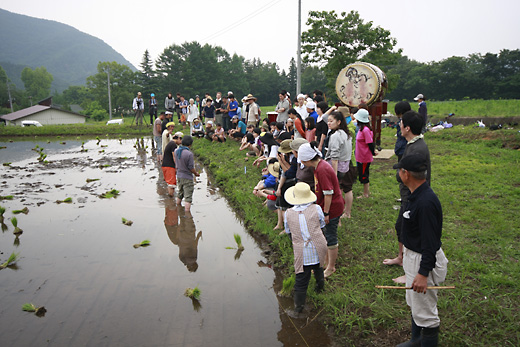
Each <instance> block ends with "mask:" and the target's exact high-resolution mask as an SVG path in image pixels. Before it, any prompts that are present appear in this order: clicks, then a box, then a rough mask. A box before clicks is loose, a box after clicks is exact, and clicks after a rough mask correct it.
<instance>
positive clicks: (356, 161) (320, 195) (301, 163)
mask: <svg viewBox="0 0 520 347" xmlns="http://www.w3.org/2000/svg"><path fill="white" fill-rule="evenodd" d="M419 96H420V97H422V95H419ZM419 96H418V99H419V100H420V101H419V102H420V103H422V105H420V106H421V107H424V104H423V103H424V97H422V98H419ZM241 101H242V105H240V104H239V103H238V102H237V101H236V98H235V96H234V95H233V93H232V92H229V93H228V94H227V95H225V96H224V95H222V94H221V93H217V95H216V97H215V99H214V100H213V98H212V97H211V96H210V95H209V94H206V95H205V97H204V99H203V100H200V99H199V97H198V96H196V98H195V99H190V100H189V101H186V99H185V98H184V97H183V96H182V95H180V94H178V95H177V98H176V99H174V98H173V96H172V94H169V95H168V96H167V97H166V99H165V109H166V111H165V112H161V113H160V114H159V116H158V118H157V119H156V120H154V122H153V125H154V127H153V131H154V139H155V142H156V143H157V160H158V161H159V162H160V163H161V165H162V170H163V174H164V179H165V181H166V183H167V184H168V193H169V194H170V195H171V196H174V194H175V193H176V203H177V204H178V205H180V204H181V203H182V200H184V207H185V211H187V212H189V210H190V207H191V203H192V199H193V189H194V183H193V179H194V177H195V176H198V173H197V171H196V170H195V167H194V158H193V153H192V152H191V151H190V147H191V145H192V143H193V141H194V138H195V137H197V138H200V139H201V140H200V141H204V140H203V139H206V140H208V141H212V142H214V143H216V145H218V143H223V142H225V141H237V142H240V147H238V150H240V151H245V152H246V154H245V160H250V159H251V160H254V161H253V165H256V166H258V167H260V166H262V167H263V169H262V174H263V176H262V179H261V180H260V181H259V182H258V183H257V184H256V185H255V186H254V189H253V194H254V195H255V196H257V197H258V198H260V199H263V200H264V204H265V205H266V208H268V209H269V210H272V211H274V213H276V214H277V224H276V225H275V226H274V230H281V232H280V234H284V233H287V234H289V235H291V240H292V243H293V249H294V269H295V273H296V283H295V287H294V303H295V306H294V310H292V311H291V312H289V314H290V315H291V316H294V317H298V316H299V315H301V313H302V311H303V308H304V304H305V299H306V293H307V287H308V284H309V281H310V278H311V275H312V273H314V276H315V278H316V290H317V291H321V290H322V289H323V287H324V283H325V282H324V281H325V279H326V278H328V277H330V276H332V275H333V274H334V273H335V272H336V260H337V257H338V248H339V243H338V233H337V231H338V226H340V225H341V219H344V218H347V219H348V218H351V217H352V205H353V202H354V196H353V192H352V188H353V184H354V183H355V181H356V180H358V181H359V182H360V184H362V185H363V189H362V193H361V194H360V195H359V196H358V197H357V198H358V199H363V198H368V197H370V170H369V169H370V164H371V163H372V161H373V160H374V156H376V155H377V154H378V152H377V151H376V149H375V145H374V141H373V139H374V134H373V132H372V129H371V125H370V114H369V109H368V106H367V105H366V104H360V105H359V107H351V108H347V107H343V108H340V109H338V107H336V106H332V107H329V105H328V103H327V102H326V101H325V99H324V97H323V93H321V92H320V91H319V90H316V91H314V93H313V95H312V96H308V95H303V94H300V95H298V96H297V97H296V98H295V99H294V100H291V98H290V95H289V93H287V92H286V91H281V92H280V93H279V102H278V104H277V106H276V108H275V112H276V118H274V117H271V118H269V117H265V116H262V114H261V110H260V107H259V106H258V105H257V104H256V98H255V97H254V96H253V95H251V94H249V95H247V96H244V97H243V98H242V99H241ZM150 105H152V101H150ZM150 112H151V111H150ZM174 112H175V113H176V114H177V122H178V123H179V124H182V126H183V128H184V127H186V126H187V127H189V131H190V135H185V134H184V133H183V132H176V133H173V129H174V126H175V122H174V121H173V115H174ZM395 112H396V115H397V116H398V117H399V118H400V122H399V127H398V131H397V141H396V146H395V153H396V155H397V157H398V164H396V165H395V166H394V168H395V169H396V170H397V173H396V178H397V181H398V182H399V191H400V201H401V208H400V211H399V215H398V218H397V221H396V224H395V229H396V233H397V240H398V255H397V257H395V258H391V259H385V260H384V261H383V263H384V264H385V265H398V266H403V268H404V271H405V275H403V276H401V277H398V278H396V279H394V281H396V282H399V283H406V285H408V286H410V287H412V288H413V291H407V294H406V299H407V303H408V305H409V306H410V307H411V309H412V340H411V341H409V342H408V343H411V344H405V346H406V345H420V343H421V341H423V342H424V343H425V344H423V345H426V343H427V342H428V341H430V342H432V341H433V342H435V341H437V340H436V339H437V336H438V327H439V324H440V321H439V318H438V314H437V309H436V300H437V294H436V291H435V290H427V287H428V286H430V285H437V284H439V283H441V282H443V281H444V278H445V276H446V264H447V259H446V257H445V256H444V253H443V252H442V249H441V241H440V237H441V230H442V209H441V207H440V203H439V202H438V199H437V197H436V196H435V194H434V193H433V191H432V190H431V188H430V187H429V183H430V177H431V163H430V155H429V151H428V147H427V145H426V143H425V142H424V138H423V135H422V133H423V131H424V124H425V121H424V119H425V117H424V115H422V114H419V113H417V112H415V111H412V110H411V106H410V104H409V103H408V102H399V103H397V104H396V106H395ZM151 117H152V114H151ZM136 119H137V118H136ZM150 120H151V121H152V119H150ZM353 139H355V151H354V153H352V152H353V147H354V146H353ZM353 155H354V156H353ZM420 293H427V295H425V296H424V295H423V296H421V295H420ZM418 341H419V342H418ZM417 343H419V344H417ZM435 343H436V342H435Z"/></svg>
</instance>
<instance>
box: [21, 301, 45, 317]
mask: <svg viewBox="0 0 520 347" xmlns="http://www.w3.org/2000/svg"><path fill="white" fill-rule="evenodd" d="M22 310H23V311H26V312H34V314H35V315H37V316H38V317H43V316H45V313H46V312H47V310H46V309H45V307H43V306H42V307H36V306H35V305H34V304H30V303H26V304H23V305H22Z"/></svg>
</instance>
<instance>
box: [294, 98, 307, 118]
mask: <svg viewBox="0 0 520 347" xmlns="http://www.w3.org/2000/svg"><path fill="white" fill-rule="evenodd" d="M297 99H298V103H297V104H296V105H294V109H295V110H296V112H298V114H299V115H300V116H301V117H302V119H303V120H305V118H307V116H308V115H309V112H307V106H305V95H303V94H298V98H297Z"/></svg>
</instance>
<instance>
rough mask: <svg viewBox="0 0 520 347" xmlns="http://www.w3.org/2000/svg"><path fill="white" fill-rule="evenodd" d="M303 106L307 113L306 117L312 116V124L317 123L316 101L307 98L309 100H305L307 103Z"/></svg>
mask: <svg viewBox="0 0 520 347" xmlns="http://www.w3.org/2000/svg"><path fill="white" fill-rule="evenodd" d="M305 107H306V108H307V113H308V116H307V117H312V118H314V124H317V123H318V113H317V112H316V103H315V102H314V101H312V100H310V99H309V100H307V105H305ZM302 118H303V117H302Z"/></svg>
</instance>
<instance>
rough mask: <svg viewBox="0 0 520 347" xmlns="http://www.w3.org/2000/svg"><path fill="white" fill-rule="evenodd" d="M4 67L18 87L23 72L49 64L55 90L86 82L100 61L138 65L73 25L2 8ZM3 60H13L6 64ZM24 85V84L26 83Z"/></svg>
mask: <svg viewBox="0 0 520 347" xmlns="http://www.w3.org/2000/svg"><path fill="white" fill-rule="evenodd" d="M0 47H1V48H0V66H2V67H3V68H4V70H6V72H7V74H8V76H9V78H11V80H13V82H14V83H15V84H17V86H19V85H18V84H19V83H20V82H21V81H20V75H19V73H20V71H21V69H23V67H25V66H29V67H31V68H35V67H39V66H45V68H46V69H47V71H49V72H50V73H51V74H52V75H53V77H54V82H53V85H52V90H53V91H54V90H55V89H56V90H58V91H62V90H64V89H66V88H67V87H68V86H70V85H84V84H85V80H86V78H87V77H88V76H90V75H93V74H95V73H96V72H97V64H98V62H100V61H116V62H117V63H119V64H124V65H127V66H129V67H130V68H131V69H132V70H134V71H135V70H136V68H135V67H134V66H133V65H132V64H131V63H130V62H129V61H128V60H126V59H125V58H124V57H123V56H122V55H121V54H119V53H118V52H116V51H115V50H114V49H113V48H112V47H110V46H109V45H108V44H106V43H105V42H103V41H102V40H100V39H98V38H96V37H94V36H91V35H89V34H85V33H83V32H81V31H79V30H77V29H75V28H74V27H72V26H70V25H66V24H63V23H59V22H56V21H51V20H46V19H39V18H34V17H29V16H25V15H21V14H16V13H12V12H9V11H6V10H3V9H0ZM2 62H4V64H5V63H10V64H5V65H6V66H4V65H2ZM22 86H23V85H22Z"/></svg>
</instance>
